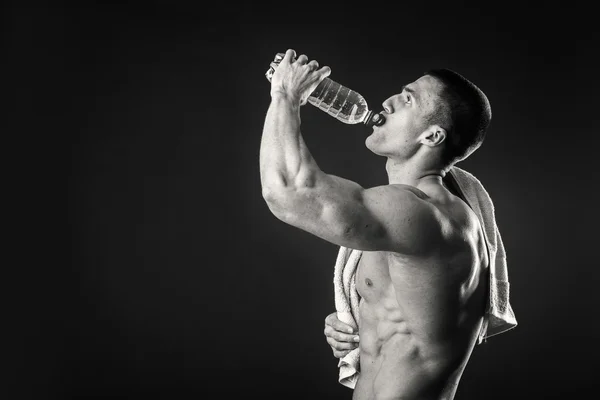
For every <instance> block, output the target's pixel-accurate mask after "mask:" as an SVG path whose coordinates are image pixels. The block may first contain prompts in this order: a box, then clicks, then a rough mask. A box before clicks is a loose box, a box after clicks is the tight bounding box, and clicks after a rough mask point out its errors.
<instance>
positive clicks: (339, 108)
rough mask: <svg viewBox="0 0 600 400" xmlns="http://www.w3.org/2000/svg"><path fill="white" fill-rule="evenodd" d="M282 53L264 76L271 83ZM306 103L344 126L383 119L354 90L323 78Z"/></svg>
mask: <svg viewBox="0 0 600 400" xmlns="http://www.w3.org/2000/svg"><path fill="white" fill-rule="evenodd" d="M284 55H285V54H283V53H277V54H276V55H275V59H274V60H273V62H272V63H271V67H270V68H269V70H268V71H267V72H266V73H265V76H266V77H267V79H268V80H269V82H270V81H271V78H272V76H273V73H274V72H275V68H277V66H278V65H279V63H280V62H281V60H282V59H283V56H284ZM308 102H309V103H310V104H312V105H313V106H315V107H317V108H319V109H320V110H322V111H324V112H326V113H327V114H329V115H331V116H332V117H334V118H336V119H338V120H339V121H341V122H343V123H345V124H359V123H361V122H362V123H363V124H365V125H368V126H372V125H381V124H383V123H384V122H385V117H384V116H383V115H381V114H379V113H374V112H373V111H371V110H369V106H368V105H367V101H366V100H365V98H364V97H363V96H362V95H361V94H360V93H357V92H355V91H354V90H351V89H348V88H347V87H345V86H343V85H340V84H339V83H337V82H335V81H334V80H332V79H330V78H325V79H323V80H322V81H321V83H319V85H318V86H317V87H316V88H315V90H313V92H312V93H311V94H310V95H309V97H308Z"/></svg>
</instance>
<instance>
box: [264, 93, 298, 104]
mask: <svg viewBox="0 0 600 400" xmlns="http://www.w3.org/2000/svg"><path fill="white" fill-rule="evenodd" d="M271 100H272V101H284V102H289V103H292V104H299V103H300V99H298V98H297V96H292V95H290V94H289V93H287V92H285V91H284V90H271Z"/></svg>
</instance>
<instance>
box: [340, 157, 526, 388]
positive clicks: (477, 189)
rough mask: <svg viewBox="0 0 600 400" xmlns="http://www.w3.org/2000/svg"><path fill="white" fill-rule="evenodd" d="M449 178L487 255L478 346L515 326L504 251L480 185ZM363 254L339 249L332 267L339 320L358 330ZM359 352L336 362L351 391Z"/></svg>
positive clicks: (461, 175)
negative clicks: (487, 276)
mask: <svg viewBox="0 0 600 400" xmlns="http://www.w3.org/2000/svg"><path fill="white" fill-rule="evenodd" d="M449 175H450V178H454V182H455V183H456V184H457V186H458V188H457V189H458V190H459V191H460V192H461V193H460V194H461V195H462V196H461V197H462V199H463V200H465V201H466V202H467V204H468V205H469V206H470V207H471V209H472V210H473V211H474V212H475V214H476V215H477V217H478V218H479V221H480V222H481V225H482V227H483V233H484V236H485V240H486V243H487V246H488V251H489V256H490V265H489V271H490V280H489V282H490V285H489V294H488V304H487V309H486V315H485V319H484V322H483V325H482V328H481V331H480V333H479V338H478V343H479V344H481V343H482V342H483V341H484V340H485V339H487V338H488V337H490V336H494V335H497V334H500V333H503V332H506V331H507V330H509V329H512V328H514V327H515V326H517V320H516V319H515V315H514V312H513V310H512V307H511V305H510V302H509V283H508V270H507V263H506V252H505V249H504V244H503V243H502V237H501V236H500V231H499V230H498V226H497V225H496V217H495V209H494V203H493V202H492V199H491V197H490V195H489V194H488V192H487V191H486V190H485V188H484V187H483V185H482V184H481V182H480V181H479V180H478V179H477V178H475V176H473V175H472V174H471V173H469V172H467V171H465V170H463V169H461V168H458V167H456V166H454V167H452V169H451V170H450V173H449ZM361 255H362V251H360V250H355V249H349V248H347V247H340V249H339V252H338V256H337V259H336V263H335V267H334V278H333V287H334V301H335V309H336V311H337V316H338V318H339V319H340V320H341V321H343V322H345V323H347V324H349V325H351V326H352V327H353V328H355V329H356V328H357V327H358V325H359V322H360V321H359V313H358V304H359V300H360V296H359V295H358V292H357V291H356V285H355V274H356V267H357V266H358V262H359V260H360V256H361ZM359 361H360V357H359V349H358V348H356V349H354V350H352V351H351V352H350V353H348V354H347V355H346V356H345V357H343V358H341V359H340V360H339V362H338V367H339V378H338V381H339V383H341V384H342V385H344V386H347V387H349V388H351V389H354V387H355V385H356V381H357V380H358V375H359V373H360V371H359V365H360V364H359Z"/></svg>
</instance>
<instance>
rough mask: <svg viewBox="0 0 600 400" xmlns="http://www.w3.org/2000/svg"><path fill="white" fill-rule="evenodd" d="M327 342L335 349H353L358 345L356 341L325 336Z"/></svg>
mask: <svg viewBox="0 0 600 400" xmlns="http://www.w3.org/2000/svg"><path fill="white" fill-rule="evenodd" d="M327 343H328V344H329V346H331V347H332V348H334V349H336V350H354V349H355V348H357V347H358V344H357V343H346V342H338V341H336V340H334V339H332V338H327Z"/></svg>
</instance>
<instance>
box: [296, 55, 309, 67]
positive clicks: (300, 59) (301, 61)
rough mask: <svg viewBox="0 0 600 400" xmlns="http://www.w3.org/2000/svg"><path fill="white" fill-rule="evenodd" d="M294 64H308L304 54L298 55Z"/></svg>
mask: <svg viewBox="0 0 600 400" xmlns="http://www.w3.org/2000/svg"><path fill="white" fill-rule="evenodd" d="M296 62H297V63H298V64H300V65H304V64H306V63H307V62H308V57H307V56H306V54H300V55H299V56H298V58H297V59H296Z"/></svg>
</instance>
